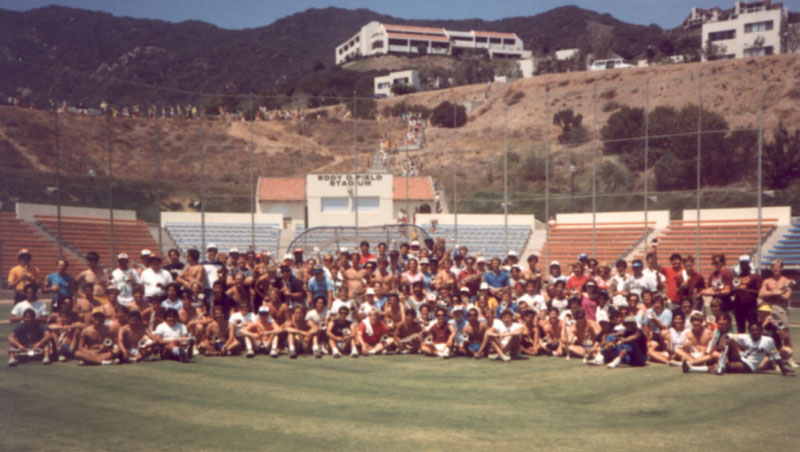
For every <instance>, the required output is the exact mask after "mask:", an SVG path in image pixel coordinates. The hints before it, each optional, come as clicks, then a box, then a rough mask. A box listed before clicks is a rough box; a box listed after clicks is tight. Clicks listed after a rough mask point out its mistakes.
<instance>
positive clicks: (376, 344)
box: [351, 309, 388, 355]
mask: <svg viewBox="0 0 800 452" xmlns="http://www.w3.org/2000/svg"><path fill="white" fill-rule="evenodd" d="M387 333H388V330H387V329H386V324H385V323H383V321H382V320H380V319H379V318H378V311H377V310H375V309H373V310H372V311H370V313H369V315H368V316H367V318H366V319H364V320H362V321H361V323H359V324H358V329H357V330H356V335H357V340H356V341H357V344H358V347H359V348H360V349H361V354H362V355H377V354H378V353H381V352H382V351H383V350H384V344H383V341H381V339H382V338H383V336H384V335H385V334H387ZM357 353H358V352H357V351H356V350H353V351H351V354H357Z"/></svg>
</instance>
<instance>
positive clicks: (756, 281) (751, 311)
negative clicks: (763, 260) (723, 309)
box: [732, 254, 762, 332]
mask: <svg viewBox="0 0 800 452" xmlns="http://www.w3.org/2000/svg"><path fill="white" fill-rule="evenodd" d="M732 283H733V286H732V289H733V316H734V317H735V318H736V331H740V332H744V331H747V326H746V324H748V323H749V324H753V323H755V322H758V293H759V291H760V290H761V283H762V280H761V275H759V274H758V273H753V270H752V269H751V268H750V256H748V255H747V254H745V255H742V256H741V257H739V276H738V277H736V278H734V279H733V282H732Z"/></svg>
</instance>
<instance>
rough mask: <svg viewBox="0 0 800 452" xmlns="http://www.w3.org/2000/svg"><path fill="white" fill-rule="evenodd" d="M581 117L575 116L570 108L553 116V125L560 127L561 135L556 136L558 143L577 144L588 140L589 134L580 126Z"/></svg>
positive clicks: (579, 115)
mask: <svg viewBox="0 0 800 452" xmlns="http://www.w3.org/2000/svg"><path fill="white" fill-rule="evenodd" d="M582 121H583V115H581V114H580V113H578V114H575V112H574V111H572V109H571V108H568V109H566V110H561V111H559V112H558V113H556V114H554V115H553V124H554V125H557V126H559V127H561V135H559V136H558V142H559V143H571V144H577V143H582V142H584V141H586V140H588V137H589V133H588V132H587V131H586V128H585V127H583V125H581V122H582Z"/></svg>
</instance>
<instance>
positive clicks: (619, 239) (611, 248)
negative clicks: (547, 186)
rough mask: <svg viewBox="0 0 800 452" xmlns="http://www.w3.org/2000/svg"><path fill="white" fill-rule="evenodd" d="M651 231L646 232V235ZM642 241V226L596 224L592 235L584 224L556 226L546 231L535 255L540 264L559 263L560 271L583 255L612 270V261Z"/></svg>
mask: <svg viewBox="0 0 800 452" xmlns="http://www.w3.org/2000/svg"><path fill="white" fill-rule="evenodd" d="M650 232H652V228H648V229H647V234H649V233H650ZM593 236H594V238H595V247H594V248H595V250H596V252H595V254H594V255H593V254H592V237H593ZM643 237H645V230H644V229H643V227H642V223H627V222H623V223H619V222H608V223H606V222H604V223H596V231H595V233H594V235H593V233H592V225H591V224H585V223H559V224H556V225H555V226H552V227H551V228H550V231H549V232H548V237H547V241H546V242H545V244H544V246H543V247H542V250H541V251H540V253H539V259H541V260H542V262H543V261H544V259H545V256H547V258H548V259H549V262H548V263H547V265H548V266H549V265H550V262H552V261H559V262H560V263H561V266H562V270H563V271H565V272H569V271H568V270H564V268H565V265H568V264H571V263H573V262H575V261H577V260H578V255H580V254H581V253H586V254H587V255H589V256H590V257H594V258H595V259H597V260H598V262H601V263H603V262H607V263H608V264H609V265H611V266H612V268H613V266H614V261H616V260H617V259H619V258H621V257H623V256H625V255H626V254H627V253H629V252H630V251H631V249H633V247H634V246H635V245H636V244H637V243H639V242H640V241H641V240H642V239H643Z"/></svg>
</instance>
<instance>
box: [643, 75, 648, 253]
mask: <svg viewBox="0 0 800 452" xmlns="http://www.w3.org/2000/svg"><path fill="white" fill-rule="evenodd" d="M649 157H650V79H647V80H645V82H644V231H643V237H644V244H643V247H644V255H645V256H646V255H647V227H648V224H647V219H648V218H647V213H648V212H647V209H648V207H649V206H648V204H649V203H650V200H649V199H648V188H649V186H648V182H649V178H648V177H647V171H648V167H649V163H650V162H649V160H648V159H649Z"/></svg>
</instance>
